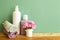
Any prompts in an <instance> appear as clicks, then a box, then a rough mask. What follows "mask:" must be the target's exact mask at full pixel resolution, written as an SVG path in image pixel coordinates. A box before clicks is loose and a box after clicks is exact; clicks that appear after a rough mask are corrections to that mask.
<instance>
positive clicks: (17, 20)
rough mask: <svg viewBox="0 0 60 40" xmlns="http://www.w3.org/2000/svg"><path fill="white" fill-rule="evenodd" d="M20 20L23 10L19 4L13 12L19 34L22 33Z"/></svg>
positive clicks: (14, 22)
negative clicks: (21, 10) (20, 9)
mask: <svg viewBox="0 0 60 40" xmlns="http://www.w3.org/2000/svg"><path fill="white" fill-rule="evenodd" d="M20 21H21V12H20V11H19V8H18V5H16V8H15V11H14V12H13V24H14V25H15V26H16V27H17V32H18V34H20Z"/></svg>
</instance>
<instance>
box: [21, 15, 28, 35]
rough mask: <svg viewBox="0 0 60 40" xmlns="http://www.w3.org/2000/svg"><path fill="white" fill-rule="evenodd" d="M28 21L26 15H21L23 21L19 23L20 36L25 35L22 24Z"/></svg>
mask: <svg viewBox="0 0 60 40" xmlns="http://www.w3.org/2000/svg"><path fill="white" fill-rule="evenodd" d="M27 21H28V15H23V20H22V21H21V34H22V35H26V31H25V28H23V26H22V25H23V23H24V22H27Z"/></svg>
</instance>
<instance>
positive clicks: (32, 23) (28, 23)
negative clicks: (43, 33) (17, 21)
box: [22, 21, 36, 29]
mask: <svg viewBox="0 0 60 40" xmlns="http://www.w3.org/2000/svg"><path fill="white" fill-rule="evenodd" d="M22 26H23V28H28V27H31V28H32V29H34V28H35V27H36V25H35V23H34V21H25V22H23V25H22Z"/></svg>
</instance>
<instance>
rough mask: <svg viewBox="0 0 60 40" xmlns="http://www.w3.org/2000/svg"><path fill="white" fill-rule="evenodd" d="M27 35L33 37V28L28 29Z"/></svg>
mask: <svg viewBox="0 0 60 40" xmlns="http://www.w3.org/2000/svg"><path fill="white" fill-rule="evenodd" d="M25 31H26V36H27V37H32V32H33V29H26V30H25Z"/></svg>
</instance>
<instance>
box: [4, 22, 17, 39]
mask: <svg viewBox="0 0 60 40" xmlns="http://www.w3.org/2000/svg"><path fill="white" fill-rule="evenodd" d="M3 26H4V29H3V31H4V33H5V34H6V35H7V36H8V37H9V38H15V37H16V36H17V28H16V27H15V25H13V24H11V23H10V22H8V21H5V22H4V23H3Z"/></svg>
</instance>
